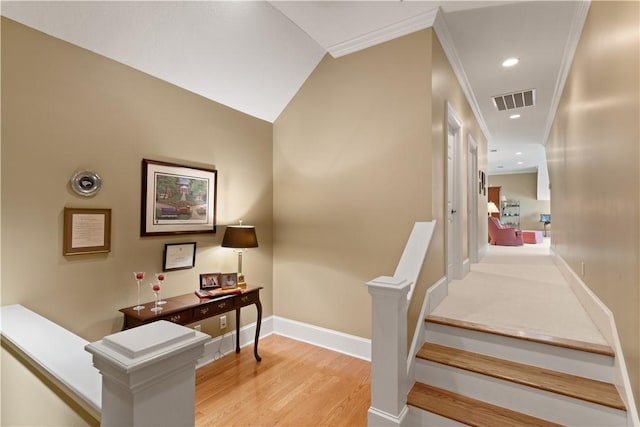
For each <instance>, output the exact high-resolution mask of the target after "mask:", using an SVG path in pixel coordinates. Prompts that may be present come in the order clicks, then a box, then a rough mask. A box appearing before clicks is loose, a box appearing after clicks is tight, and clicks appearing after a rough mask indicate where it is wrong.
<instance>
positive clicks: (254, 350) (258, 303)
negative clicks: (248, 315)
mask: <svg viewBox="0 0 640 427" xmlns="http://www.w3.org/2000/svg"><path fill="white" fill-rule="evenodd" d="M256 308H257V309H258V321H257V322H256V339H255V341H254V343H253V355H254V356H255V357H256V360H257V361H258V362H260V361H261V360H262V357H260V355H259V354H258V340H259V339H260V325H261V324H262V304H261V303H260V300H258V301H256Z"/></svg>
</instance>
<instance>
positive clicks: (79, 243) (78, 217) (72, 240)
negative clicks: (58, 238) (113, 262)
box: [62, 208, 111, 255]
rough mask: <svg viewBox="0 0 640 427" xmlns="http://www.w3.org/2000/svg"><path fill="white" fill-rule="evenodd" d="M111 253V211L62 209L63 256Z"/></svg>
mask: <svg viewBox="0 0 640 427" xmlns="http://www.w3.org/2000/svg"><path fill="white" fill-rule="evenodd" d="M107 252H111V209H80V208H64V232H63V239H62V254H63V255H82V254H99V253H107Z"/></svg>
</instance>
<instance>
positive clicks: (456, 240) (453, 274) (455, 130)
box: [445, 101, 464, 281]
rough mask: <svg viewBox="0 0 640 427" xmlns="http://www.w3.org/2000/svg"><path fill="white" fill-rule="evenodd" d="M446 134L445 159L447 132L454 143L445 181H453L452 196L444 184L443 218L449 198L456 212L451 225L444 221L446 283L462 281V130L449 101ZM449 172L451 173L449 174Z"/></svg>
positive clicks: (458, 117) (446, 154)
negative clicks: (451, 248)
mask: <svg viewBox="0 0 640 427" xmlns="http://www.w3.org/2000/svg"><path fill="white" fill-rule="evenodd" d="M446 124H447V126H446V132H445V138H446V142H445V147H447V149H446V150H445V159H447V158H448V156H449V149H448V147H449V144H448V138H449V130H451V131H452V134H453V136H454V142H453V153H451V154H452V163H453V170H452V171H449V170H448V169H449V168H448V163H449V162H448V161H446V162H445V163H446V166H445V167H446V168H447V171H446V174H445V176H446V179H447V180H448V179H452V180H453V185H452V188H453V194H452V195H450V194H448V187H449V186H448V182H446V183H445V218H448V214H449V212H446V210H447V201H448V200H449V198H451V202H452V205H451V206H452V209H453V210H455V211H456V213H455V214H453V215H452V221H451V223H450V224H451V225H449V221H446V223H447V227H446V228H447V229H446V233H447V238H446V239H445V244H446V245H449V243H450V242H452V244H453V251H452V254H453V259H452V260H449V259H448V258H449V255H448V254H449V249H448V247H447V249H446V250H445V259H446V263H445V267H446V268H445V270H446V273H447V281H451V279H462V277H463V275H464V273H463V265H462V264H463V263H462V214H463V212H462V211H461V207H462V197H461V194H462V191H461V183H462V182H463V181H462V178H461V172H462V167H461V165H460V158H461V157H462V156H461V154H462V135H463V132H462V131H463V128H462V120H461V119H460V116H459V115H458V113H457V112H456V111H455V109H454V108H453V106H452V105H451V103H450V102H449V101H447V120H446ZM450 172H451V173H450ZM449 233H451V235H452V236H451V240H450V239H449ZM449 265H452V270H451V271H449Z"/></svg>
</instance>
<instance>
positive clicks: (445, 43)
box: [433, 9, 491, 142]
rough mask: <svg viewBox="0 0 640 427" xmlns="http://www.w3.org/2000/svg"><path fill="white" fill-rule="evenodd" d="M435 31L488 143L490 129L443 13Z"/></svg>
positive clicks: (437, 21) (436, 19) (438, 15)
mask: <svg viewBox="0 0 640 427" xmlns="http://www.w3.org/2000/svg"><path fill="white" fill-rule="evenodd" d="M438 10H440V9H438ZM433 29H434V30H435V32H436V34H437V36H438V40H440V44H441V45H442V49H443V50H444V53H445V55H446V56H447V59H448V60H449V64H450V65H451V68H453V73H454V74H455V75H456V77H457V78H458V82H459V83H460V86H461V87H462V92H463V93H464V96H465V97H466V98H467V102H468V103H469V106H470V107H471V110H472V111H473V115H474V116H475V117H476V120H477V121H478V125H479V126H480V130H481V131H482V133H483V134H484V137H485V138H486V140H487V142H488V141H489V139H490V138H491V133H490V132H489V128H488V127H487V123H486V122H485V121H484V117H483V116H482V114H481V113H480V107H479V105H478V101H477V100H476V97H475V95H474V94H473V90H472V89H471V84H470V83H469V79H467V73H465V71H464V67H463V66H462V61H461V60H460V57H459V56H458V51H457V50H456V47H455V45H454V43H453V39H452V38H451V34H450V33H449V28H448V27H447V23H446V22H445V20H444V18H443V16H442V12H440V13H438V14H437V16H436V18H435V22H434V24H433Z"/></svg>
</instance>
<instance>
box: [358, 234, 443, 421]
mask: <svg viewBox="0 0 640 427" xmlns="http://www.w3.org/2000/svg"><path fill="white" fill-rule="evenodd" d="M434 228H435V221H431V222H417V223H416V224H415V225H414V227H413V231H412V232H411V235H410V236H409V240H408V241H407V244H406V246H405V249H404V252H403V253H402V257H401V258H400V261H399V262H398V266H397V268H396V271H395V273H394V276H393V277H388V276H381V277H378V278H376V279H374V280H372V281H370V282H368V283H367V286H368V289H369V294H370V295H371V300H372V301H371V303H372V307H371V313H372V314H371V317H372V319H371V321H372V324H371V406H370V408H369V413H368V424H369V426H400V425H402V424H403V421H404V420H405V417H406V416H407V411H408V408H407V393H408V391H409V379H408V376H407V310H408V307H409V301H410V300H411V297H412V295H413V290H414V288H415V284H416V283H417V281H418V276H419V274H420V270H421V268H422V264H423V263H424V259H425V256H426V254H427V249H428V248H429V244H430V242H431V237H432V236H433V230H434Z"/></svg>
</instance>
